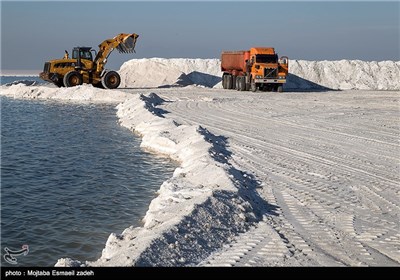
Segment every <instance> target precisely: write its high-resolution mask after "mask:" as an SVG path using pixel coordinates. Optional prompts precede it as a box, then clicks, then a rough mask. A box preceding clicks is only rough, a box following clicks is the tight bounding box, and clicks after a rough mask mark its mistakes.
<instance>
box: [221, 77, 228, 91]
mask: <svg viewBox="0 0 400 280" xmlns="http://www.w3.org/2000/svg"><path fill="white" fill-rule="evenodd" d="M226 77H227V75H222V88H223V89H226V81H227V78H226Z"/></svg>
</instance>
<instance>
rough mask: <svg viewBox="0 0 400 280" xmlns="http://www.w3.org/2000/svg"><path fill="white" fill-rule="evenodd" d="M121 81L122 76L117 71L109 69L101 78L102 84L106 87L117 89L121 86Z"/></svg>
mask: <svg viewBox="0 0 400 280" xmlns="http://www.w3.org/2000/svg"><path fill="white" fill-rule="evenodd" d="M120 83H121V77H120V76H119V74H118V73H117V72H115V71H108V72H106V73H105V74H104V76H103V77H102V78H101V84H102V85H103V87H104V88H107V89H115V88H117V87H119V84H120Z"/></svg>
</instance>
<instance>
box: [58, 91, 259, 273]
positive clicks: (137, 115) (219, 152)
mask: <svg viewBox="0 0 400 280" xmlns="http://www.w3.org/2000/svg"><path fill="white" fill-rule="evenodd" d="M163 102H164V100H162V99H161V98H160V97H158V96H157V95H156V94H154V93H151V94H149V95H137V96H134V97H133V98H131V99H128V100H126V101H125V102H124V103H122V104H120V105H118V113H117V115H118V117H119V118H120V122H121V125H122V126H125V127H127V128H129V129H131V130H132V131H134V132H135V133H138V134H139V135H141V136H142V137H143V139H142V143H141V147H143V148H145V149H148V150H152V151H155V152H157V153H161V154H166V155H168V156H170V157H171V158H172V159H175V160H177V161H179V162H180V167H179V168H177V169H176V170H175V172H174V174H173V177H172V178H170V179H169V180H167V181H165V182H164V183H163V184H162V185H161V187H160V190H159V191H158V196H157V197H156V198H155V199H153V201H152V202H151V204H150V206H149V209H148V211H147V213H146V215H145V217H144V219H143V222H144V225H143V227H140V228H139V227H138V228H133V227H130V228H127V229H125V230H124V231H123V232H122V234H114V233H113V234H111V235H110V237H109V238H108V240H107V243H106V246H105V249H104V250H103V252H102V256H101V258H100V259H99V260H97V261H95V262H85V263H80V262H79V261H73V260H71V259H60V260H59V261H58V263H57V264H56V265H57V266H71V265H72V266H76V265H78V266H79V265H89V266H134V265H139V266H152V265H157V266H183V265H195V264H197V263H199V262H200V261H201V260H202V259H204V258H205V257H207V256H208V255H209V254H210V253H211V252H212V251H214V250H216V249H217V248H219V247H221V246H222V245H223V244H224V243H226V242H228V241H230V240H232V238H233V237H234V236H236V235H237V234H238V233H239V232H244V231H245V230H246V229H248V228H249V226H250V224H251V223H252V222H253V221H255V220H256V216H255V214H254V213H253V207H252V206H251V204H252V203H253V201H249V200H248V197H250V196H251V194H250V193H248V192H247V191H244V190H243V189H242V188H243V183H249V182H250V181H251V180H250V179H249V178H248V177H247V176H246V175H245V174H244V173H241V172H240V171H238V170H235V169H234V168H233V167H232V166H231V165H230V164H229V163H228V157H229V152H228V151H227V150H226V149H225V146H224V145H225V142H224V139H223V138H222V137H217V136H214V135H212V134H210V133H209V132H208V131H207V130H206V129H204V128H202V127H200V126H187V125H179V124H177V123H176V122H175V121H173V120H171V119H166V118H164V117H163V111H162V110H160V109H158V108H157V105H160V104H161V103H163ZM239 192H242V194H241V195H239ZM244 193H246V194H247V196H245V195H243V194H244ZM228 213H229V214H228ZM227 214H228V215H227Z"/></svg>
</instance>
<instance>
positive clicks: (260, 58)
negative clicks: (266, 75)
mask: <svg viewBox="0 0 400 280" xmlns="http://www.w3.org/2000/svg"><path fill="white" fill-rule="evenodd" d="M256 62H257V63H277V62H278V56H277V55H275V54H257V55H256Z"/></svg>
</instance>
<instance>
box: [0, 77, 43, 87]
mask: <svg viewBox="0 0 400 280" xmlns="http://www.w3.org/2000/svg"><path fill="white" fill-rule="evenodd" d="M15 82H22V83H28V84H29V85H36V86H37V85H42V84H47V83H48V82H46V81H44V80H42V79H40V78H39V76H0V85H7V84H10V83H15Z"/></svg>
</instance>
